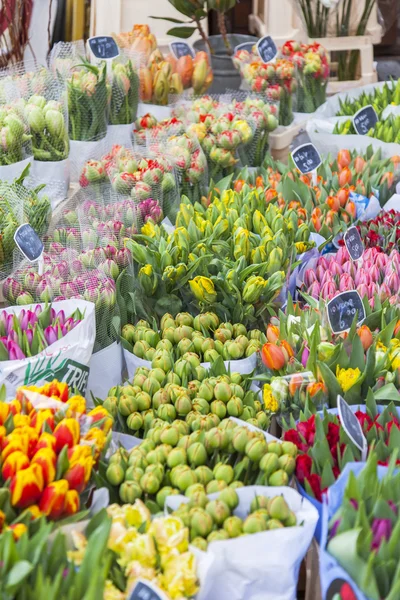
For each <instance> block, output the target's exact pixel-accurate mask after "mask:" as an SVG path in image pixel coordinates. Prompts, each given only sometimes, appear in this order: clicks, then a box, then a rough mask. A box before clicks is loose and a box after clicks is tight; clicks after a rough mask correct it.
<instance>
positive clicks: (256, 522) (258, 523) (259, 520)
mask: <svg viewBox="0 0 400 600" xmlns="http://www.w3.org/2000/svg"><path fill="white" fill-rule="evenodd" d="M266 529H267V523H266V521H265V518H264V517H263V516H262V515H260V514H251V515H249V516H248V517H246V519H245V520H244V522H243V533H246V534H252V533H259V532H260V531H265V530H266Z"/></svg>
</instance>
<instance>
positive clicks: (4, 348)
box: [0, 305, 83, 360]
mask: <svg viewBox="0 0 400 600" xmlns="http://www.w3.org/2000/svg"><path fill="white" fill-rule="evenodd" d="M82 319H83V315H82V314H81V312H80V311H79V310H76V311H75V312H74V313H73V314H71V315H70V316H66V315H65V312H64V311H63V310H60V311H56V310H55V309H54V308H52V307H50V306H48V307H46V308H45V309H44V310H42V307H41V306H40V305H37V306H36V307H35V309H34V310H33V311H32V310H24V309H22V310H21V312H20V313H19V314H18V316H17V315H15V314H14V313H13V312H12V311H7V310H3V311H2V312H1V313H0V360H21V359H23V358H26V357H28V356H34V355H35V354H38V353H39V352H41V351H42V350H44V349H45V348H47V347H48V346H51V344H53V343H54V342H56V341H57V340H59V339H60V338H62V337H64V336H65V335H67V333H69V332H70V331H72V329H74V327H76V326H77V325H78V324H79V323H80V322H81V320H82Z"/></svg>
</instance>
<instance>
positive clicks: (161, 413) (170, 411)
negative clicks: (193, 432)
mask: <svg viewBox="0 0 400 600" xmlns="http://www.w3.org/2000/svg"><path fill="white" fill-rule="evenodd" d="M157 417H158V418H159V419H162V420H163V421H167V422H169V423H170V422H171V421H173V420H174V419H176V410H175V407H174V406H172V404H162V405H161V406H160V407H159V408H158V409H157Z"/></svg>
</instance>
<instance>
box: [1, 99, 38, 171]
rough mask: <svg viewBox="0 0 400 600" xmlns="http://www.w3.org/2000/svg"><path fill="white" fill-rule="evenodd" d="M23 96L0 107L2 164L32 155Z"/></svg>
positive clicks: (9, 163)
mask: <svg viewBox="0 0 400 600" xmlns="http://www.w3.org/2000/svg"><path fill="white" fill-rule="evenodd" d="M24 106H25V103H24V100H23V99H22V98H21V99H19V100H17V101H16V102H14V103H13V104H3V105H2V106H1V108H0V165H1V166H6V165H12V164H13V163H17V162H20V161H22V160H24V159H25V158H27V157H29V156H32V143H31V136H30V130H29V125H28V122H27V119H26V117H25V109H24Z"/></svg>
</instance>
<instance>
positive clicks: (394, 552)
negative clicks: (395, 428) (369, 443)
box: [324, 454, 400, 600]
mask: <svg viewBox="0 0 400 600" xmlns="http://www.w3.org/2000/svg"><path fill="white" fill-rule="evenodd" d="M357 467H358V465H354V466H350V467H349V469H351V470H349V472H348V479H347V482H346V483H345V482H343V490H338V492H339V495H338V496H337V497H336V499H335V500H334V501H333V503H332V501H331V502H330V505H328V507H327V510H328V511H329V512H328V515H327V518H328V519H329V522H328V533H327V535H328V537H327V540H326V550H325V551H324V553H325V552H326V553H327V554H326V557H324V562H329V563H330V564H332V563H333V561H332V558H331V557H333V558H334V559H335V561H336V564H335V565H334V566H336V565H339V566H340V567H342V568H343V570H344V572H345V573H346V575H348V576H350V577H351V580H350V581H351V583H353V582H354V584H355V585H356V586H357V590H359V592H360V593H362V594H363V597H365V598H367V597H368V598H371V600H378V599H380V598H387V599H389V598H395V597H396V595H397V594H398V589H399V585H400V584H399V575H398V572H397V569H396V568H395V567H394V565H396V564H397V559H398V544H397V540H398V531H399V526H398V503H399V493H398V486H399V478H400V475H399V474H398V472H397V471H394V470H393V468H390V467H389V468H387V469H384V468H380V467H378V464H377V457H376V456H375V455H374V454H371V456H370V457H369V459H368V461H367V464H366V465H365V466H364V468H363V469H362V470H361V469H360V468H357ZM354 471H355V472H354ZM387 552H390V558H389V555H387V554H386V553H387ZM344 557H346V558H344ZM392 561H393V566H392ZM354 584H353V585H354ZM349 587H350V586H349ZM351 589H352V588H351ZM352 594H354V591H352ZM354 597H355V596H354Z"/></svg>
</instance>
